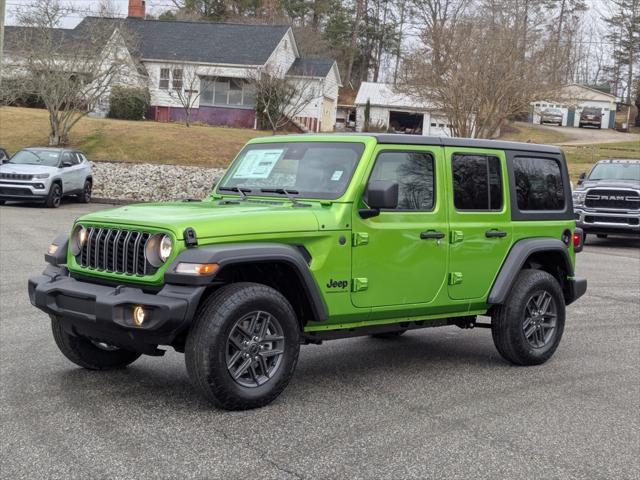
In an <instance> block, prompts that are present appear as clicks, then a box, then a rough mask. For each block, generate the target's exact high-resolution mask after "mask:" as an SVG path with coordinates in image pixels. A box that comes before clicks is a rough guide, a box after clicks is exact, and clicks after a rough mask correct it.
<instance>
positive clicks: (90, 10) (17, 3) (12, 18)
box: [0, 0, 608, 28]
mask: <svg viewBox="0 0 640 480" xmlns="http://www.w3.org/2000/svg"><path fill="white" fill-rule="evenodd" d="M0 1H1V0H0ZM109 1H110V2H111V4H112V5H113V6H114V7H115V8H116V9H117V11H118V12H119V14H120V15H121V16H123V17H125V16H126V15H127V6H128V4H129V1H128V0H109ZM607 1H608V0H587V2H586V3H587V4H588V5H590V6H591V7H592V8H591V9H590V12H589V15H590V16H592V18H598V17H599V14H598V13H597V12H598V11H602V7H603V6H604V5H605V4H606V2H607ZM6 2H7V5H6V14H5V15H6V17H5V24H6V25H15V24H16V11H17V10H18V9H19V8H20V7H24V6H25V5H29V4H30V3H31V2H32V0H6ZM63 5H69V6H71V7H72V8H73V10H74V11H77V12H78V13H73V14H72V15H68V16H66V17H65V18H64V20H63V23H62V25H61V27H63V28H73V27H74V26H76V24H78V23H80V20H82V18H83V17H84V16H87V15H94V14H95V13H96V11H97V9H98V7H99V5H100V0H63ZM171 8H174V5H173V3H172V2H171V0H147V12H148V13H152V14H154V15H158V14H160V13H162V12H163V11H165V10H169V9H171Z"/></svg>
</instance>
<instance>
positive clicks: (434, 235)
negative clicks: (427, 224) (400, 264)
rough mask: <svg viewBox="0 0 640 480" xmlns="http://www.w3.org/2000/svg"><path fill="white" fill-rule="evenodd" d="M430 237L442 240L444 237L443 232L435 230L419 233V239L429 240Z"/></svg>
mask: <svg viewBox="0 0 640 480" xmlns="http://www.w3.org/2000/svg"><path fill="white" fill-rule="evenodd" d="M430 238H435V239H436V240H442V239H443V238H444V233H443V232H436V231H435V230H427V231H426V232H422V233H420V239H421V240H429V239H430Z"/></svg>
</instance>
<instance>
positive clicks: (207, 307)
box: [185, 282, 299, 410]
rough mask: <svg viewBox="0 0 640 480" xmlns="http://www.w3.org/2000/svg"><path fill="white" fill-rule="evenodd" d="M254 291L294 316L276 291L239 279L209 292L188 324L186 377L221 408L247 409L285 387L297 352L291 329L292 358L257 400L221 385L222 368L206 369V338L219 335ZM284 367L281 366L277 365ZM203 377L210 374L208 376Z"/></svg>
mask: <svg viewBox="0 0 640 480" xmlns="http://www.w3.org/2000/svg"><path fill="white" fill-rule="evenodd" d="M256 293H261V294H264V295H267V296H270V297H271V300H273V301H277V302H279V303H280V304H281V307H282V308H284V309H286V310H288V312H289V314H290V316H291V318H292V319H294V320H295V322H296V324H297V320H296V315H295V312H294V310H293V308H292V307H291V305H290V304H289V302H288V300H287V299H286V298H285V297H284V296H283V295H282V294H281V293H280V292H278V291H277V290H275V289H273V288H271V287H267V286H266V285H263V284H259V283H251V282H239V283H232V284H229V285H225V286H223V287H221V288H220V289H218V290H216V291H215V292H214V293H213V294H211V295H210V296H209V297H208V298H207V299H206V300H205V301H204V302H202V304H201V306H200V307H199V309H198V312H197V313H196V316H195V320H194V324H193V326H192V327H191V331H190V332H189V336H188V337H187V342H186V346H185V364H186V367H187V373H188V375H189V378H190V379H191V381H192V382H193V383H194V385H195V387H196V388H197V389H198V390H199V391H200V393H201V394H202V395H203V396H204V397H205V398H206V399H207V400H209V401H210V402H211V403H213V405H215V406H216V407H218V408H223V409H225V410H248V409H252V408H259V407H263V406H265V405H267V404H269V403H271V402H272V401H273V400H274V399H275V398H276V397H277V396H278V395H280V393H282V391H283V390H284V389H285V388H286V386H287V384H288V383H289V380H290V379H291V377H292V376H293V372H294V370H295V367H296V364H297V361H298V355H299V339H298V335H299V331H298V329H297V328H296V329H292V330H293V331H294V332H295V335H296V338H295V339H294V344H295V345H296V346H297V347H298V348H295V349H294V352H293V353H294V357H293V361H292V362H291V363H290V364H289V365H288V371H286V372H284V375H283V376H282V379H281V380H280V383H279V384H278V385H277V387H275V388H273V389H272V391H271V393H270V394H269V395H267V396H263V397H261V398H260V399H250V400H246V399H241V398H238V397H237V396H236V395H233V394H231V393H230V392H228V391H227V390H226V389H225V388H223V387H221V385H223V383H222V382H221V375H228V372H227V371H226V370H224V369H220V371H216V369H209V365H208V362H207V356H208V351H209V348H210V341H211V339H213V338H216V337H217V336H218V335H221V334H222V333H221V330H222V329H223V328H224V324H225V320H226V318H227V316H228V315H229V314H230V313H231V312H232V311H233V310H234V309H235V308H237V307H238V306H239V305H240V304H242V303H243V302H245V301H249V300H252V299H254V298H255V294H256ZM283 367H285V365H283V366H282V367H281V368H283ZM207 377H210V379H208V378H207Z"/></svg>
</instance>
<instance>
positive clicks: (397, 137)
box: [302, 133, 562, 154]
mask: <svg viewBox="0 0 640 480" xmlns="http://www.w3.org/2000/svg"><path fill="white" fill-rule="evenodd" d="M302 135H308V136H318V134H302ZM325 135H326V136H332V135H335V136H341V137H350V136H353V137H363V136H364V137H373V138H375V139H376V140H377V142H378V143H379V144H393V145H437V146H441V147H460V148H465V147H471V148H489V149H490V148H493V149H496V150H517V151H524V152H536V153H555V154H562V150H561V149H560V148H559V147H556V146H553V145H541V144H537V143H523V142H505V141H503V140H483V139H477V138H450V137H426V136H422V135H404V134H401V133H346V134H345V133H330V134H324V135H323V136H325Z"/></svg>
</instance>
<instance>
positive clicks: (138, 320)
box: [133, 307, 147, 327]
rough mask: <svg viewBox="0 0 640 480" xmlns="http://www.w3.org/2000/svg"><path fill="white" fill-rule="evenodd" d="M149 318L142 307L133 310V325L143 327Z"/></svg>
mask: <svg viewBox="0 0 640 480" xmlns="http://www.w3.org/2000/svg"><path fill="white" fill-rule="evenodd" d="M146 317H147V311H146V310H145V309H144V308H142V307H135V308H134V309H133V323H134V325H136V326H137V327H141V326H142V324H143V323H144V321H145V319H146Z"/></svg>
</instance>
